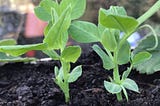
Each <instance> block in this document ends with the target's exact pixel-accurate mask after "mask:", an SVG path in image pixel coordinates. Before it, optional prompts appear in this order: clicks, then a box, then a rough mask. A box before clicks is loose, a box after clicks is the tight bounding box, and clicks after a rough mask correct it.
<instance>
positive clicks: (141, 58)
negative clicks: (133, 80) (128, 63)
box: [132, 52, 152, 65]
mask: <svg viewBox="0 0 160 106" xmlns="http://www.w3.org/2000/svg"><path fill="white" fill-rule="evenodd" d="M151 57H152V55H151V54H150V53H149V52H139V53H137V54H135V55H134V57H133V60H132V64H133V65H138V64H140V63H143V62H145V61H147V60H149V59H150V58H151Z"/></svg>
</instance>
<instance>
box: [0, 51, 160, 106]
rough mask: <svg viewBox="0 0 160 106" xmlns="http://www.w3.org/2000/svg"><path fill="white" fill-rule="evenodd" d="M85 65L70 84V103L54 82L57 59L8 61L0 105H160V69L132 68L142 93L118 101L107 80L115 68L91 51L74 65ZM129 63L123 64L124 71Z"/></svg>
mask: <svg viewBox="0 0 160 106" xmlns="http://www.w3.org/2000/svg"><path fill="white" fill-rule="evenodd" d="M80 64H81V65H83V75H82V76H81V77H80V78H79V79H78V80H77V81H76V82H74V83H71V84H70V96H71V98H70V102H69V103H68V104H66V103H65V102H64V101H65V100H64V95H63V93H62V91H61V90H60V89H59V87H58V86H57V85H56V84H55V83H54V81H53V78H54V73H53V70H54V66H55V65H56V66H60V64H59V62H57V61H47V62H37V63H36V64H33V63H8V64H5V65H3V66H1V67H0V106H160V72H157V73H155V74H152V75H144V74H143V75H142V74H139V73H138V72H137V71H135V70H133V71H132V73H131V74H130V76H129V77H130V78H131V79H134V80H135V81H136V82H137V84H138V86H139V91H140V93H135V92H132V91H128V96H129V101H128V102H127V101H126V100H125V99H124V100H123V101H122V102H118V101H117V99H116V96H115V95H112V94H110V93H108V92H107V91H106V90H105V88H104V86H103V82H104V80H109V79H108V77H109V76H112V71H107V70H104V69H103V67H102V62H101V60H100V58H99V57H98V56H97V55H96V54H95V53H94V52H91V53H90V54H89V55H86V54H83V55H82V56H81V57H80V58H79V60H78V61H77V62H76V63H74V64H72V68H74V67H75V66H76V65H80ZM127 66H128V65H123V66H120V70H125V69H126V68H127Z"/></svg>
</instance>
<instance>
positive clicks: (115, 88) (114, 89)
mask: <svg viewBox="0 0 160 106" xmlns="http://www.w3.org/2000/svg"><path fill="white" fill-rule="evenodd" d="M104 87H105V88H106V90H107V91H108V92H109V93H112V94H117V93H120V92H121V91H122V88H121V86H120V85H118V84H116V83H113V82H108V81H104Z"/></svg>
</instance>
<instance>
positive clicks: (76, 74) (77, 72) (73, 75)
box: [68, 66, 82, 83]
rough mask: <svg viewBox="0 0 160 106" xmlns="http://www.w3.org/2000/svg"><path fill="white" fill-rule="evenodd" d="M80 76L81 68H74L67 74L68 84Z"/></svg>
mask: <svg viewBox="0 0 160 106" xmlns="http://www.w3.org/2000/svg"><path fill="white" fill-rule="evenodd" d="M81 75H82V66H77V67H75V68H74V69H73V70H72V71H71V73H70V74H69V79H68V82H69V83H70V82H74V81H76V80H77V79H78V78H79V77H80V76H81Z"/></svg>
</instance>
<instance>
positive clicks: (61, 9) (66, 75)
mask: <svg viewBox="0 0 160 106" xmlns="http://www.w3.org/2000/svg"><path fill="white" fill-rule="evenodd" d="M85 7H86V0H61V1H60V3H59V2H58V1H57V0H55V1H52V0H42V1H41V2H40V4H39V6H38V7H36V8H35V14H36V16H37V17H38V18H39V19H41V20H43V21H47V22H48V25H47V27H46V28H45V30H44V40H43V43H39V44H31V45H16V46H15V45H14V46H0V51H1V52H5V53H8V54H10V55H14V56H18V55H21V54H23V53H25V52H27V51H29V50H41V51H43V52H44V53H45V54H47V55H48V56H50V57H51V58H52V59H53V60H59V61H60V62H61V67H60V68H58V67H57V66H55V69H54V72H55V78H54V81H55V83H56V84H57V85H58V86H59V87H60V88H61V89H62V91H63V93H64V95H65V101H66V102H69V100H70V95H69V83H71V82H74V81H76V80H77V79H78V78H79V77H80V76H81V74H82V67H81V65H80V66H77V67H75V68H74V69H73V70H72V71H70V68H71V67H70V63H71V62H72V63H75V62H76V60H77V59H78V58H79V56H80V54H81V48H80V47H79V46H68V47H66V44H67V41H68V28H69V27H70V24H71V20H74V19H77V18H79V17H80V16H82V15H83V13H84V11H85ZM57 50H59V52H60V53H58V52H57Z"/></svg>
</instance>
